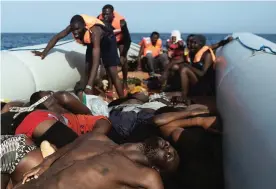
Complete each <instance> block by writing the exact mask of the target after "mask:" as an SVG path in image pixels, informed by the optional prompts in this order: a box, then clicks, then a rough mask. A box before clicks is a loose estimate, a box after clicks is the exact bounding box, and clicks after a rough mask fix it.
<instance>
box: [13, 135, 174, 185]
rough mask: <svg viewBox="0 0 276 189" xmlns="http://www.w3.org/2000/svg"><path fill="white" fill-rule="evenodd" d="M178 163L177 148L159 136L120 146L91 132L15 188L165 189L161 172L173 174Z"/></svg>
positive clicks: (67, 147)
mask: <svg viewBox="0 0 276 189" xmlns="http://www.w3.org/2000/svg"><path fill="white" fill-rule="evenodd" d="M178 164H179V157H178V154H177V152H176V150H175V149H174V148H173V147H172V146H171V145H170V143H169V142H167V141H165V140H163V139H162V138H160V137H151V138H149V139H147V140H145V141H144V142H140V143H127V144H123V145H117V144H115V143H114V142H113V141H111V140H110V139H109V138H108V137H106V136H105V135H102V134H100V133H95V132H94V133H93V132H92V133H87V134H85V135H83V136H80V137H79V138H78V139H76V140H75V141H74V142H72V143H70V144H69V145H66V146H65V147H63V148H61V149H60V150H58V151H57V152H56V153H54V154H52V155H51V156H49V157H47V159H45V160H44V162H43V163H42V164H41V165H40V166H39V167H36V168H34V169H33V170H31V171H30V172H28V173H27V174H26V175H25V179H24V181H25V180H26V179H27V178H31V181H30V182H28V183H26V184H24V185H18V186H17V187H16V188H20V189H24V188H28V189H31V188H39V189H42V188H51V189H55V188H66V189H70V188H72V189H75V188H83V189H86V188H87V189H93V188H95V189H102V188H122V187H124V188H147V189H162V188H163V184H162V180H161V176H160V174H171V173H173V172H174V171H176V170H177V167H178ZM42 173H43V174H42ZM32 178H36V179H32ZM24 181H23V182H24Z"/></svg>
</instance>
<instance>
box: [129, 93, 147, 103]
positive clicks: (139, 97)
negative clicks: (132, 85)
mask: <svg viewBox="0 0 276 189" xmlns="http://www.w3.org/2000/svg"><path fill="white" fill-rule="evenodd" d="M130 95H131V96H132V97H133V98H135V99H137V100H140V101H142V102H148V101H149V96H148V95H147V94H146V93H145V92H143V91H141V92H136V93H134V94H130Z"/></svg>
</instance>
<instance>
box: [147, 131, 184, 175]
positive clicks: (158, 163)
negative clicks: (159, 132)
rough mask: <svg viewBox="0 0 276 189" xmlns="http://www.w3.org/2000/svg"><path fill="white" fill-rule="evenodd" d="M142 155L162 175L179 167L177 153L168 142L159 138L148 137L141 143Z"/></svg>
mask: <svg viewBox="0 0 276 189" xmlns="http://www.w3.org/2000/svg"><path fill="white" fill-rule="evenodd" d="M143 148H144V153H145V155H146V156H147V158H148V160H149V162H150V164H151V165H152V166H153V167H155V168H156V169H157V170H159V172H160V173H161V174H162V173H164V174H168V173H173V172H175V171H176V170H177V168H178V165H179V161H180V160H179V156H178V153H177V151H176V150H175V149H174V148H173V147H172V146H171V144H170V143H169V142H168V141H165V140H164V139H162V138H160V137H156V136H154V137H150V138H148V139H146V140H145V141H144V143H143Z"/></svg>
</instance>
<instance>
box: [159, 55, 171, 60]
mask: <svg viewBox="0 0 276 189" xmlns="http://www.w3.org/2000/svg"><path fill="white" fill-rule="evenodd" d="M160 59H161V60H162V61H168V60H169V58H168V55H167V54H166V53H163V54H161V55H160Z"/></svg>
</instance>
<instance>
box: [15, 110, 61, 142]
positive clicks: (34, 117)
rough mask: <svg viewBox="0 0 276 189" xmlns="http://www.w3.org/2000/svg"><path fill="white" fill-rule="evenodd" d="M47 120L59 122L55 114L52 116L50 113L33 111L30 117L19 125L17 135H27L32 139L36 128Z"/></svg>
mask: <svg viewBox="0 0 276 189" xmlns="http://www.w3.org/2000/svg"><path fill="white" fill-rule="evenodd" d="M46 120H56V121H58V120H59V118H57V117H56V116H55V115H54V114H51V113H50V112H48V111H44V110H36V111H33V112H31V113H30V114H29V115H27V116H26V117H25V119H24V120H23V121H22V122H21V123H20V124H19V126H18V127H17V128H16V130H15V134H25V135H26V136H27V137H29V138H32V137H33V132H34V131H35V129H36V127H37V126H38V125H39V124H40V123H41V122H43V121H46Z"/></svg>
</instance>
